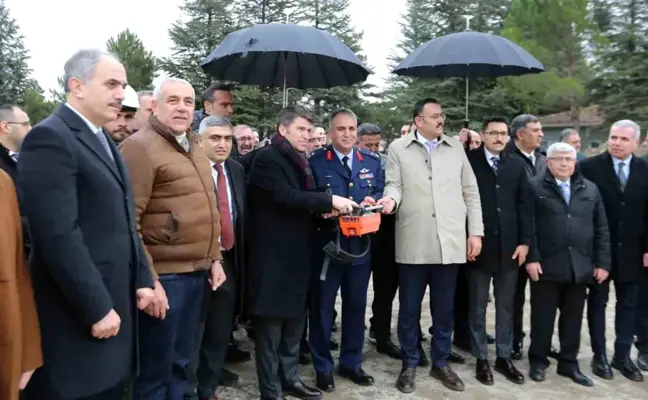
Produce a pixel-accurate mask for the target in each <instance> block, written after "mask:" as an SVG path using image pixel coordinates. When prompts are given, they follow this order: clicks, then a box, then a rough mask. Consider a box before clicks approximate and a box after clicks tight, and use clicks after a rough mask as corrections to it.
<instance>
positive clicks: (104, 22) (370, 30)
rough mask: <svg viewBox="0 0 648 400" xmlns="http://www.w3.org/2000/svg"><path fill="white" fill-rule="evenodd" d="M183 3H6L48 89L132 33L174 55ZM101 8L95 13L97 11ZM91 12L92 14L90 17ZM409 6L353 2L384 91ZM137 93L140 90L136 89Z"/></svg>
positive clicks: (396, 0)
mask: <svg viewBox="0 0 648 400" xmlns="http://www.w3.org/2000/svg"><path fill="white" fill-rule="evenodd" d="M182 3H183V1H182V0H111V1H109V2H100V1H95V0H5V5H6V6H7V7H9V12H10V15H11V16H12V17H13V18H14V19H16V20H17V21H18V24H19V25H20V28H21V31H22V33H23V35H24V36H25V39H24V43H25V46H26V47H27V48H28V49H29V51H30V55H31V61H30V63H29V66H30V68H31V69H32V70H33V74H34V77H35V78H36V79H37V80H38V82H39V83H40V85H41V86H42V87H43V88H44V89H46V90H47V89H51V88H55V87H56V86H57V81H56V79H57V77H58V76H60V75H62V74H63V64H64V63H65V61H66V60H67V59H68V58H69V57H70V56H71V55H72V54H73V53H74V52H75V51H76V50H78V49H81V48H92V47H95V48H105V43H106V41H107V40H108V39H109V38H110V37H111V36H115V35H117V33H119V32H120V31H122V30H124V29H126V28H128V29H130V30H132V31H134V32H135V33H137V35H138V36H139V37H140V38H141V39H142V41H143V42H144V45H145V46H146V47H147V48H148V49H149V50H151V51H152V52H153V54H155V55H156V56H168V55H170V53H171V51H170V46H171V41H170V40H169V35H168V29H169V27H170V26H171V24H172V23H173V22H174V21H175V20H176V19H177V18H178V16H179V9H178V6H179V5H180V4H182ZM91 4H92V7H96V8H95V10H96V11H94V10H92V7H91ZM91 10H92V11H91ZM404 11H405V0H389V1H385V2H381V4H380V7H377V6H376V0H351V15H352V18H353V23H354V25H355V27H356V28H357V29H359V30H361V31H364V39H363V42H362V47H363V49H364V54H365V55H366V56H367V58H368V64H369V67H370V68H372V69H373V71H374V74H373V75H370V76H369V82H370V83H373V84H376V85H379V86H382V85H383V83H384V79H385V77H386V76H388V75H389V69H388V66H387V58H388V57H389V55H390V54H391V52H392V50H393V49H394V48H395V47H396V44H397V42H398V40H399V37H400V27H399V24H398V22H399V20H400V16H401V15H402V14H403V13H404ZM136 89H138V88H136Z"/></svg>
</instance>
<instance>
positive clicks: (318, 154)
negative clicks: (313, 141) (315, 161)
mask: <svg viewBox="0 0 648 400" xmlns="http://www.w3.org/2000/svg"><path fill="white" fill-rule="evenodd" d="M325 150H326V149H325V148H324V147H320V148H319V149H315V150H313V152H312V153H311V155H310V158H313V157H321V156H322V155H323V154H324V152H325Z"/></svg>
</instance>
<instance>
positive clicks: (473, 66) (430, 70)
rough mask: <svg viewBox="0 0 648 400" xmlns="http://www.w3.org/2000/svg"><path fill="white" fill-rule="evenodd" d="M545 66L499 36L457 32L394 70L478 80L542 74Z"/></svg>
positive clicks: (428, 45)
mask: <svg viewBox="0 0 648 400" xmlns="http://www.w3.org/2000/svg"><path fill="white" fill-rule="evenodd" d="M544 70H545V69H544V66H543V65H542V64H541V63H540V61H538V60H536V59H535V58H534V57H533V56H532V55H531V54H529V53H528V52H527V51H526V50H524V49H523V48H522V47H520V46H518V45H517V44H515V43H513V42H511V41H510V40H508V39H506V38H503V37H501V36H497V35H492V34H490V33H481V32H471V31H467V32H458V33H452V34H450V35H445V36H441V37H438V38H436V39H432V40H430V41H429V42H427V43H424V44H423V45H421V46H420V47H419V48H417V49H416V50H414V51H413V52H412V53H411V54H409V55H408V56H407V57H406V58H405V59H404V60H403V61H401V63H400V64H398V66H397V67H396V69H394V71H393V72H394V73H395V74H397V75H402V76H416V77H421V78H468V79H470V78H478V77H489V78H494V77H498V76H515V75H525V74H533V73H539V72H543V71H544Z"/></svg>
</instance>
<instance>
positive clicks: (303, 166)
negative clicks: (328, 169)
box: [270, 133, 315, 190]
mask: <svg viewBox="0 0 648 400" xmlns="http://www.w3.org/2000/svg"><path fill="white" fill-rule="evenodd" d="M270 144H271V145H272V146H273V147H274V148H276V149H277V150H279V153H281V154H282V155H283V156H284V157H286V158H287V159H288V160H290V162H291V163H292V164H293V165H294V166H295V167H297V169H299V170H300V171H301V173H302V174H304V178H305V180H306V190H314V189H315V178H313V171H312V170H311V168H310V164H308V159H306V156H305V155H304V154H302V153H299V152H297V151H295V149H294V148H293V147H292V144H290V142H289V141H288V140H287V139H286V138H285V137H283V136H281V135H280V134H279V133H275V134H274V135H272V139H271V141H270Z"/></svg>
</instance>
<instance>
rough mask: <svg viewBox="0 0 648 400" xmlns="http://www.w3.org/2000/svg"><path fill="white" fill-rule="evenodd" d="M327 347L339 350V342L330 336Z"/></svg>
mask: <svg viewBox="0 0 648 400" xmlns="http://www.w3.org/2000/svg"><path fill="white" fill-rule="evenodd" d="M329 348H330V349H331V350H332V351H336V350H340V344H339V343H338V342H337V340H335V339H333V338H331V342H330V343H329Z"/></svg>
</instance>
